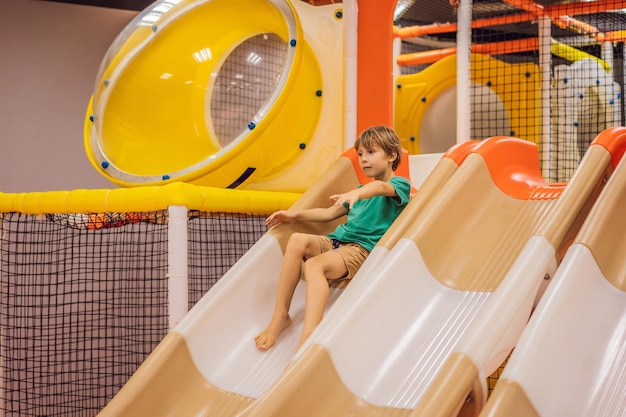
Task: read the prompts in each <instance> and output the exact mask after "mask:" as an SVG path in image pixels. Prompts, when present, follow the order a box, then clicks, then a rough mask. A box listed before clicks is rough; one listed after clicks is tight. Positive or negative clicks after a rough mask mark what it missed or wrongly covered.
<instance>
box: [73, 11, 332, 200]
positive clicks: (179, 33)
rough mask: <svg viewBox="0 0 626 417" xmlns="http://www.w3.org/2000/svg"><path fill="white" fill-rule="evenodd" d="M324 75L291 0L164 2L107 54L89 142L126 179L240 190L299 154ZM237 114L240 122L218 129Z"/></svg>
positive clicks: (114, 174) (114, 176)
mask: <svg viewBox="0 0 626 417" xmlns="http://www.w3.org/2000/svg"><path fill="white" fill-rule="evenodd" d="M264 44H267V46H265V45H264ZM255 48H258V49H255ZM268 62H272V63H271V64H270V65H269V66H267V67H264V65H267V63H268ZM255 66H258V67H259V68H261V70H258V71H257V72H255V71H254V67H255ZM263 71H265V72H263ZM258 74H260V75H258ZM320 85H321V75H320V71H319V66H318V64H317V62H316V60H315V57H314V55H313V53H312V52H311V50H310V48H309V47H308V46H307V44H306V42H305V41H304V39H303V36H302V29H301V27H300V24H299V21H298V18H297V15H296V14H295V12H294V10H293V8H292V6H291V4H290V3H289V2H287V1H285V0H283V1H278V0H275V1H267V0H204V1H199V0H195V1H192V0H187V1H184V0H182V1H181V0H161V1H159V2H155V3H154V4H153V5H152V6H150V7H149V8H148V9H146V10H145V11H144V12H142V13H141V14H140V15H138V17H137V18H136V19H134V20H133V21H132V22H131V23H130V24H129V27H127V28H126V29H125V30H124V32H122V33H121V34H120V36H118V39H116V41H115V42H114V44H113V45H112V46H111V49H110V51H109V54H108V55H107V57H105V59H104V62H103V65H102V68H101V69H100V73H99V79H98V81H97V85H96V88H95V93H94V97H93V98H92V102H91V103H90V106H89V108H88V112H87V117H86V121H85V147H86V149H87V154H88V157H89V159H90V160H91V162H92V163H93V164H94V166H95V167H96V168H97V169H98V170H99V171H100V172H101V173H102V174H103V175H104V176H106V177H107V178H109V179H110V180H111V181H113V182H115V183H117V184H119V185H122V186H135V185H146V184H152V185H154V184H163V183H164V182H173V181H183V182H192V183H195V184H198V185H207V186H215V187H231V188H234V187H237V186H239V185H241V184H242V183H244V182H245V181H252V180H259V179H263V178H266V177H267V176H271V175H274V174H275V171H276V170H277V169H281V168H282V167H284V166H285V165H289V164H292V163H294V162H295V161H296V160H297V156H298V154H299V153H301V152H302V149H304V148H306V144H307V143H306V142H307V138H308V137H310V136H311V135H310V132H312V131H314V130H315V126H316V124H317V121H318V118H319V113H320V107H321V99H320V97H319V95H316V92H317V91H319V89H320ZM228 89H232V90H233V92H232V94H230V93H229V92H228V91H227V90H228ZM242 91H245V94H244V95H242V93H241V92H242ZM218 92H219V94H218ZM237 97H239V99H238V98H237ZM241 97H243V99H242V98H241ZM217 99H219V100H217ZM242 100H243V101H245V103H244V104H245V106H244V108H243V109H242V108H240V107H238V104H241V101H242ZM233 112H235V113H237V114H236V115H235V116H237V117H235V119H236V122H237V123H239V126H235V128H234V130H233V129H230V130H227V131H228V132H230V133H229V134H230V135H231V136H228V137H223V136H222V137H219V133H220V132H223V128H222V127H220V125H222V124H223V123H224V122H225V120H226V119H227V118H229V117H230V116H229V115H232V114H233ZM303 132H304V134H303ZM307 134H309V135H308V136H306V135H307Z"/></svg>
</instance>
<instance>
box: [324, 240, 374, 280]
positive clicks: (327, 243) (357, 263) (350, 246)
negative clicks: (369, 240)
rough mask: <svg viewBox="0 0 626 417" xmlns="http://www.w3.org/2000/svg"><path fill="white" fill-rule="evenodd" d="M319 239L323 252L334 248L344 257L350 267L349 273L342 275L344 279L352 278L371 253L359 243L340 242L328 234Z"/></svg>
mask: <svg viewBox="0 0 626 417" xmlns="http://www.w3.org/2000/svg"><path fill="white" fill-rule="evenodd" d="M319 241H320V250H321V252H322V253H324V252H328V251H330V250H334V251H335V252H337V253H338V254H339V255H340V256H341V257H342V258H343V262H344V264H345V265H346V268H347V269H348V275H346V276H345V277H342V279H351V278H352V277H353V276H354V275H355V274H356V272H357V271H358V270H359V268H360V267H361V265H362V264H363V262H365V258H367V255H369V252H368V250H367V249H365V248H364V247H363V246H361V245H359V244H357V243H350V242H347V243H344V242H339V241H337V240H334V239H330V238H328V237H326V236H319Z"/></svg>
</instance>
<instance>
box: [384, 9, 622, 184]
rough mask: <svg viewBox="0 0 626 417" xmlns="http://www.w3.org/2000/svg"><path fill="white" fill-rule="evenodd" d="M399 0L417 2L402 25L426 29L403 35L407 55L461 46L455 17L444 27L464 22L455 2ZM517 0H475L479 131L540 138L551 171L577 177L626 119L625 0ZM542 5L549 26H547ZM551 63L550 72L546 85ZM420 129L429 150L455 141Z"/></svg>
mask: <svg viewBox="0 0 626 417" xmlns="http://www.w3.org/2000/svg"><path fill="white" fill-rule="evenodd" d="M399 3H407V4H408V7H406V11H405V12H404V13H402V14H401V15H399V16H398V17H397V20H396V24H397V25H398V26H399V27H401V28H405V29H407V28H416V27H417V28H420V27H421V28H422V29H423V32H416V33H418V34H420V33H421V35H420V36H413V37H407V38H405V39H403V46H402V54H403V55H405V54H414V53H417V54H418V55H419V54H420V53H422V54H423V57H426V54H430V56H435V55H434V54H432V53H433V52H434V51H438V52H445V51H446V49H449V48H452V49H454V48H456V46H457V41H458V39H457V32H456V28H457V27H456V26H454V25H452V26H449V27H450V30H447V31H445V30H443V31H442V30H440V28H435V26H438V25H440V26H445V25H446V24H448V23H452V24H455V23H456V22H457V16H458V8H457V7H456V6H453V5H451V4H454V3H455V2H454V1H452V2H450V1H449V0H432V1H428V2H417V1H412V0H408V1H402V0H400V1H399ZM511 3H512V2H503V1H495V0H475V1H473V2H472V12H471V15H472V29H471V51H472V58H471V63H470V78H471V93H470V96H471V97H470V98H471V100H470V101H471V132H470V138H471V139H479V140H480V139H485V138H487V137H491V136H497V135H510V136H514V137H518V138H522V139H526V140H529V141H532V142H535V143H537V144H538V145H539V150H540V157H541V161H540V162H541V164H542V171H543V174H544V177H545V178H546V180H548V181H552V182H563V181H568V180H569V178H570V177H571V175H572V174H573V173H574V171H575V170H576V167H577V166H578V163H579V162H580V159H581V158H582V156H583V155H584V153H585V152H586V150H587V148H588V146H589V144H590V143H591V141H592V140H593V139H594V138H595V137H596V136H597V135H598V134H599V133H600V132H602V131H603V130H605V129H607V128H609V127H612V126H618V125H623V124H624V110H623V109H624V100H623V99H622V92H623V91H624V32H623V31H624V29H626V9H624V2H623V1H621V0H613V1H611V0H609V1H606V2H579V3H577V2H560V1H552V0H545V1H538V2H534V3H533V2H526V3H524V4H519V6H518V7H515V6H514V5H512V4H511ZM541 14H543V16H544V18H543V19H546V21H547V25H544V26H543V27H542V28H541V29H540V27H541V26H542V22H541V18H540V17H539V16H540V15H541ZM546 39H547V45H548V48H549V49H550V51H549V53H548V54H547V55H548V59H547V60H546V58H545V57H544V58H543V62H546V63H547V64H546V65H545V68H546V70H543V69H542V68H543V67H542V65H541V64H542V62H541V61H542V58H541V56H540V49H539V44H540V42H545V40H546ZM546 49H547V48H546ZM437 60H438V59H437ZM437 60H436V59H432V60H430V61H428V60H424V59H422V60H421V61H415V62H417V63H414V64H411V65H403V66H402V67H401V72H402V74H413V73H418V72H420V71H423V70H425V69H426V68H428V67H430V66H434V65H437V63H436V61H437ZM425 61H426V62H425ZM543 71H545V73H546V74H549V75H548V76H549V77H550V80H549V82H548V83H547V84H546V83H545V82H542V80H543V79H544V78H545V77H544V76H543V75H542V72H543ZM417 99H420V97H417ZM428 99H429V100H430V99H431V97H428ZM416 102H417V100H416ZM431 103H432V101H431ZM414 106H415V105H414ZM447 107H448V110H449V111H448V113H446V115H445V116H446V117H449V120H448V122H446V124H454V122H455V120H454V114H456V108H455V103H452V104H451V105H448V106H447ZM401 111H402V110H401ZM442 118H444V119H445V117H443V116H442V117H440V118H439V119H442ZM441 122H442V120H438V122H437V123H435V124H438V125H439V130H443V129H444V126H442V123H441ZM427 123H429V122H428V120H426V121H425V123H424V124H427ZM415 136H416V137H420V138H421V140H423V141H425V143H423V144H422V148H425V149H426V150H423V151H424V152H426V151H430V152H434V151H439V152H443V151H445V150H447V149H448V147H449V145H450V143H448V142H445V143H442V144H441V146H440V147H439V148H437V147H436V144H435V145H433V144H431V143H428V142H427V141H428V140H429V137H428V135H427V136H426V137H424V135H423V134H422V135H420V134H419V133H418V134H416V135H415ZM431 140H432V139H431Z"/></svg>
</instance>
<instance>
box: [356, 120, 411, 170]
mask: <svg viewBox="0 0 626 417" xmlns="http://www.w3.org/2000/svg"><path fill="white" fill-rule="evenodd" d="M374 146H378V147H380V148H381V149H382V150H383V151H384V152H385V153H386V154H387V155H389V156H391V155H393V154H394V153H395V155H396V159H394V161H393V164H392V168H393V170H394V171H395V170H396V169H397V168H398V165H400V160H401V158H402V146H401V145H400V138H398V135H396V132H394V131H393V129H391V128H390V127H387V126H373V127H370V128H368V129H365V130H364V131H363V132H361V134H360V135H359V137H358V138H357V139H356V142H355V143H354V149H356V150H357V151H358V150H359V148H360V147H364V148H369V149H371V148H373V147H374Z"/></svg>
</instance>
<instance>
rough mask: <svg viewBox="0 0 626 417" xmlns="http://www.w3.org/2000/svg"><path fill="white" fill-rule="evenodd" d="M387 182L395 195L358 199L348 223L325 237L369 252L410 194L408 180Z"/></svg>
mask: <svg viewBox="0 0 626 417" xmlns="http://www.w3.org/2000/svg"><path fill="white" fill-rule="evenodd" d="M389 183H390V184H391V185H393V188H395V190H396V194H397V196H395V197H386V196H376V197H372V198H367V199H364V200H358V201H357V202H356V203H354V206H353V207H352V210H350V211H349V212H348V220H347V221H346V222H345V223H344V224H341V225H339V226H338V227H337V228H336V229H335V231H334V232H332V233H330V234H328V235H327V236H328V237H329V238H330V239H337V240H339V241H341V242H346V243H347V242H352V243H358V244H359V245H361V246H363V247H364V248H365V249H367V250H368V251H370V252H371V251H372V249H374V246H376V243H378V241H379V240H380V238H381V237H383V235H384V234H385V232H386V231H387V229H389V226H391V224H392V223H393V222H394V221H395V220H396V218H397V217H398V216H399V215H400V213H401V212H402V210H403V209H404V207H406V205H407V204H408V203H409V198H410V193H411V184H410V183H409V181H408V180H407V179H406V178H404V177H400V176H395V177H393V178H392V179H391V180H389Z"/></svg>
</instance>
